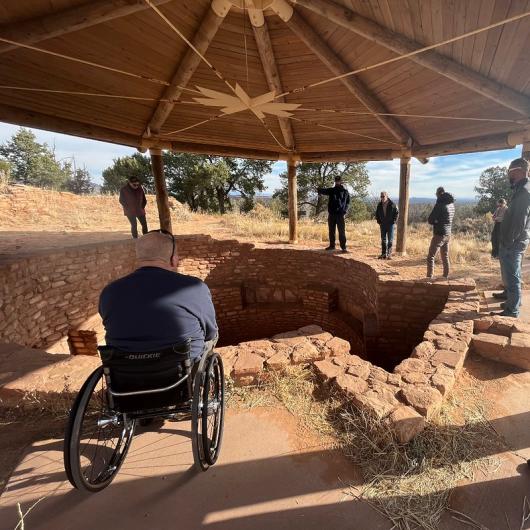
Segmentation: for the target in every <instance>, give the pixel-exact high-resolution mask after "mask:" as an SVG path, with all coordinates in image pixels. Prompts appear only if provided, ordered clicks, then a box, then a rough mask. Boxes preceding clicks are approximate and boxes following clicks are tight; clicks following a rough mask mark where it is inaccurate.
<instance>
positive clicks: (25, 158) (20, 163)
mask: <svg viewBox="0 0 530 530" xmlns="http://www.w3.org/2000/svg"><path fill="white" fill-rule="evenodd" d="M0 156H2V157H3V158H4V159H5V160H7V161H8V162H9V167H10V170H11V181H12V182H17V183H20V184H27V185H30V186H37V187H41V188H53V189H64V186H65V184H66V182H67V180H68V179H69V177H70V176H71V169H70V165H68V164H61V163H60V161H58V160H57V159H56V158H55V153H54V152H53V150H52V149H51V148H50V147H49V146H48V145H47V144H46V143H43V144H41V143H39V142H37V138H36V136H35V134H34V133H33V132H32V131H30V130H29V129H25V128H23V127H21V128H20V129H18V130H17V132H16V133H15V134H14V135H13V136H12V137H11V138H10V139H9V140H8V141H7V142H5V143H3V144H1V145H0Z"/></svg>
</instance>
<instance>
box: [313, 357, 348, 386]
mask: <svg viewBox="0 0 530 530" xmlns="http://www.w3.org/2000/svg"><path fill="white" fill-rule="evenodd" d="M313 366H314V367H315V371H316V373H317V375H319V376H320V378H321V379H322V380H324V381H329V380H330V379H335V378H336V377H337V376H339V375H341V374H344V368H343V367H341V366H337V365H336V364H333V363H332V362H330V361H328V360H326V359H324V360H323V361H316V362H315V363H314V364H313Z"/></svg>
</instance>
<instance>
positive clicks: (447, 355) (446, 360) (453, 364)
mask: <svg viewBox="0 0 530 530" xmlns="http://www.w3.org/2000/svg"><path fill="white" fill-rule="evenodd" d="M465 358H466V356H465V354H464V353H461V352H456V351H450V350H436V353H435V354H434V356H433V358H432V359H431V363H432V364H433V366H438V365H439V364H445V365H446V366H449V368H453V369H454V370H456V371H457V372H458V371H460V368H462V366H463V364H464V360H465Z"/></svg>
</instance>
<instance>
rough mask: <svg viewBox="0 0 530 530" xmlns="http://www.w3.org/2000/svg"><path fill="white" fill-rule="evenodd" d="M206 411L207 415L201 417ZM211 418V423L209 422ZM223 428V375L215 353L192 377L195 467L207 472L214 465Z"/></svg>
mask: <svg viewBox="0 0 530 530" xmlns="http://www.w3.org/2000/svg"><path fill="white" fill-rule="evenodd" d="M204 411H208V413H207V414H203V412H204ZM212 418H213V421H212ZM223 425H224V371H223V361H222V359H221V357H220V356H219V355H218V354H217V353H214V354H212V355H211V356H210V357H208V359H206V362H205V367H204V368H203V369H202V370H199V371H198V372H197V374H196V376H195V381H194V385H193V402H192V421H191V427H192V438H191V441H192V448H193V459H194V461H195V466H196V467H197V468H198V469H199V470H201V471H206V470H207V469H208V468H209V467H210V466H211V465H213V464H215V462H216V460H217V457H218V456H219V451H220V449H221V441H222V438H223Z"/></svg>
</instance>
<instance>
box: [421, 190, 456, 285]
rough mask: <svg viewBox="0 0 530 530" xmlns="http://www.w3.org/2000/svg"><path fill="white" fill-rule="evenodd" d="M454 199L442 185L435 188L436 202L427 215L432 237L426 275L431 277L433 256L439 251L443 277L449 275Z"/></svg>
mask: <svg viewBox="0 0 530 530" xmlns="http://www.w3.org/2000/svg"><path fill="white" fill-rule="evenodd" d="M454 202H455V199H454V197H453V196H452V195H451V194H450V193H447V192H446V191H445V190H444V189H443V188H442V187H439V188H438V189H437V190H436V204H435V205H434V208H433V209H432V212H431V213H430V215H429V219H428V223H429V224H430V225H432V239H431V245H430V247H429V254H428V255H427V277H428V278H432V277H433V274H434V258H435V257H436V254H438V250H439V251H440V256H441V258H442V264H443V275H444V278H447V277H448V276H449V271H450V264H449V241H450V240H451V229H452V226H453V217H454V216H455V205H454Z"/></svg>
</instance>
